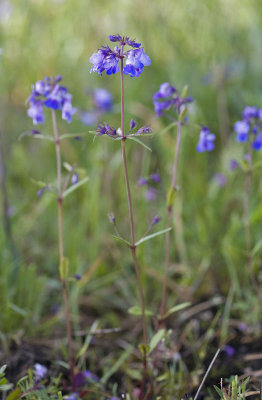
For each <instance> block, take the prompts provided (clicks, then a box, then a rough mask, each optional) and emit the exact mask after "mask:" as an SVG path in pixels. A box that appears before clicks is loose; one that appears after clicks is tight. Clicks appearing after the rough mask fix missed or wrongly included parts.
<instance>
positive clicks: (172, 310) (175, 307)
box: [159, 301, 191, 321]
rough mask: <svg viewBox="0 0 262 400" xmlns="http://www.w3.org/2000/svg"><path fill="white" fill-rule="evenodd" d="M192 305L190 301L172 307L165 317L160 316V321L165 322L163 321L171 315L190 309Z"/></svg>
mask: <svg viewBox="0 0 262 400" xmlns="http://www.w3.org/2000/svg"><path fill="white" fill-rule="evenodd" d="M190 305H191V303H190V302H189V301H187V302H185V303H181V304H178V305H177V306H174V307H171V308H170V309H169V310H168V311H167V312H166V313H165V314H164V315H160V316H159V319H160V320H161V321H163V319H166V318H167V317H169V315H171V314H174V313H175V312H177V311H180V310H183V309H184V308H186V307H189V306H190Z"/></svg>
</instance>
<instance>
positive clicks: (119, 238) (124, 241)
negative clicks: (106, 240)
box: [112, 235, 131, 246]
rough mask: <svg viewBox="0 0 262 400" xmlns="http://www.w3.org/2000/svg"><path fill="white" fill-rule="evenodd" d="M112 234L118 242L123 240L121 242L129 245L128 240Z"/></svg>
mask: <svg viewBox="0 0 262 400" xmlns="http://www.w3.org/2000/svg"><path fill="white" fill-rule="evenodd" d="M112 236H113V238H115V239H116V240H119V241H120V242H123V243H125V244H127V245H128V246H131V243H130V242H129V241H128V240H126V239H124V238H122V237H120V236H116V235H112Z"/></svg>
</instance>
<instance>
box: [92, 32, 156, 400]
mask: <svg viewBox="0 0 262 400" xmlns="http://www.w3.org/2000/svg"><path fill="white" fill-rule="evenodd" d="M109 40H110V41H111V42H113V43H118V45H117V46H115V47H114V49H113V50H112V49H111V48H110V47H109V46H108V45H107V46H104V47H102V48H101V49H99V50H98V51H97V52H96V53H94V54H93V55H92V56H91V58H90V62H91V63H92V64H93V67H92V68H91V71H90V72H97V73H98V74H99V75H100V76H101V75H102V73H103V72H104V71H105V72H106V74H107V75H112V74H116V73H118V72H120V82H121V128H120V129H117V128H115V127H112V126H110V125H109V124H108V123H106V122H105V123H103V124H101V125H99V126H98V127H97V129H96V135H97V136H107V137H108V138H110V139H112V140H120V141H121V149H122V160H123V169H124V177H125V186H126V192H127V200H128V210H129V222H130V236H131V240H130V241H127V240H125V239H123V238H122V237H121V236H120V235H119V232H118V231H117V230H116V233H117V238H118V239H120V240H122V241H124V242H125V243H126V244H127V245H128V246H129V248H130V251H131V254H132V258H133V263H134V267H135V272H136V278H137V285H138V291H139V297H140V305H141V314H142V326H143V341H144V343H143V344H142V345H140V346H139V348H140V350H141V352H142V354H143V376H142V380H141V390H140V397H139V398H141V399H142V398H143V396H144V390H145V381H146V371H147V353H148V351H149V345H148V335H147V323H146V310H145V300H144V293H143V288H142V282H141V272H140V266H139V263H138V260H137V255H136V248H137V246H138V245H139V244H141V243H142V242H144V241H145V240H148V239H150V238H151V237H153V236H156V235H157V234H161V233H163V232H158V233H156V234H153V235H148V236H145V237H142V238H141V239H140V240H138V241H136V238H135V224H134V212H133V205H132V197H131V189H130V182H129V175H128V168H127V157H126V140H134V141H136V142H138V143H140V144H142V145H143V146H144V147H147V146H146V145H145V144H144V143H143V142H141V141H140V137H141V136H145V135H146V136H147V135H148V134H150V133H151V128H150V127H149V126H147V125H146V126H143V127H141V128H139V129H137V127H136V122H135V121H134V120H133V119H131V121H130V123H129V130H128V131H127V132H126V131H125V119H124V116H125V114H124V75H129V76H131V77H139V76H140V75H141V73H142V72H143V70H144V67H145V66H149V65H150V63H151V61H150V58H149V56H148V55H147V54H146V53H145V51H144V48H143V47H141V44H140V43H137V42H136V41H135V40H132V39H130V38H129V37H126V36H120V35H118V34H117V35H110V36H109ZM109 218H110V221H111V222H112V224H113V225H114V227H116V222H115V217H114V216H113V217H112V215H110V216H109ZM158 220H159V219H158V217H156V218H155V219H154V221H152V223H151V227H152V226H153V225H155V224H156V223H157V222H158ZM151 227H150V229H151Z"/></svg>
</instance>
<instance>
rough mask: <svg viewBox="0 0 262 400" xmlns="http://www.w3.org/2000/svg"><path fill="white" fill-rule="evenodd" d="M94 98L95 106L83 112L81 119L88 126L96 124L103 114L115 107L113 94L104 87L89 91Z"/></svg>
mask: <svg viewBox="0 0 262 400" xmlns="http://www.w3.org/2000/svg"><path fill="white" fill-rule="evenodd" d="M87 94H90V96H91V98H92V103H93V107H92V109H91V110H90V111H82V112H81V114H80V115H81V121H82V122H83V124H84V125H86V126H92V125H96V124H97V123H98V121H99V120H100V118H101V116H102V115H103V114H104V113H106V112H110V111H111V110H112V107H113V96H112V94H111V93H110V92H109V91H108V90H106V89H103V88H97V89H95V90H94V91H88V93H87Z"/></svg>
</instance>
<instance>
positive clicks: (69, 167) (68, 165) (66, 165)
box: [63, 161, 73, 172]
mask: <svg viewBox="0 0 262 400" xmlns="http://www.w3.org/2000/svg"><path fill="white" fill-rule="evenodd" d="M63 166H64V168H65V169H66V170H67V171H68V172H71V171H72V169H73V167H72V165H70V164H69V163H68V162H66V161H65V162H64V163H63Z"/></svg>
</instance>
